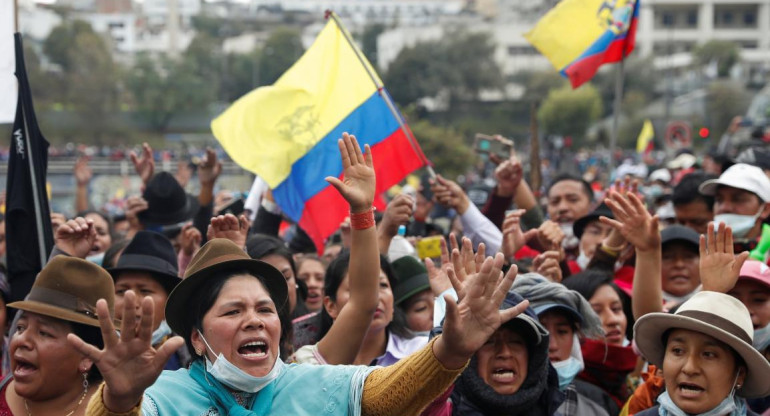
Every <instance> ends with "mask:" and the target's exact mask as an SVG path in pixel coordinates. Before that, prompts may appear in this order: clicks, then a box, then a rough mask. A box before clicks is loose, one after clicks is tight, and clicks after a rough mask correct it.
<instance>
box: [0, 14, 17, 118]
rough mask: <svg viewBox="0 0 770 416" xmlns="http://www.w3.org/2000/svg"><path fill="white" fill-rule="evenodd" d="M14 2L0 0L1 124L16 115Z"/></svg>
mask: <svg viewBox="0 0 770 416" xmlns="http://www.w3.org/2000/svg"><path fill="white" fill-rule="evenodd" d="M13 16H14V2H13V1H12V0H5V1H0V97H3V99H2V100H0V124H3V123H12V122H13V118H14V116H15V115H16V94H17V92H16V77H15V76H14V75H13V71H14V66H15V60H14V52H13V26H14V23H13V20H14V18H13Z"/></svg>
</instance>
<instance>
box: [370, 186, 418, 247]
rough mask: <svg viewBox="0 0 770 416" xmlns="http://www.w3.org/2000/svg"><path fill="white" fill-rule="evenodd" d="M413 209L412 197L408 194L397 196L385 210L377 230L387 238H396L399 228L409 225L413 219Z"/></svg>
mask: <svg viewBox="0 0 770 416" xmlns="http://www.w3.org/2000/svg"><path fill="white" fill-rule="evenodd" d="M413 207H414V200H413V199H412V197H411V196H409V195H406V194H400V195H397V196H396V197H395V198H393V200H392V201H390V203H389V204H388V207H387V208H386V209H385V213H384V214H383V215H382V221H380V225H379V227H377V230H378V231H379V232H380V233H382V234H384V235H386V236H390V237H393V236H395V235H396V234H398V227H399V226H400V225H406V224H408V223H409V220H410V219H411V218H412V213H413V212H412V211H413V210H412V209H413Z"/></svg>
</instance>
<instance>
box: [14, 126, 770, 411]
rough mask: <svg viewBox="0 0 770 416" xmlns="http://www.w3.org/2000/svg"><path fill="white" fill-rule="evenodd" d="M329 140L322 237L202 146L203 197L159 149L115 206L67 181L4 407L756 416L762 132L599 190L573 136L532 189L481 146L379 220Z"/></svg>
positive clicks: (347, 151) (762, 294)
mask: <svg viewBox="0 0 770 416" xmlns="http://www.w3.org/2000/svg"><path fill="white" fill-rule="evenodd" d="M339 145H340V146H339V147H340V155H341V158H342V161H343V168H344V178H343V180H339V179H336V178H328V179H327V180H329V181H330V182H331V184H332V185H333V186H334V187H335V188H336V189H337V191H338V192H339V193H340V194H341V195H342V196H343V197H344V199H345V200H346V201H347V202H348V204H349V205H350V217H349V218H346V219H345V221H343V222H342V223H341V224H340V227H339V230H338V231H337V232H335V233H334V234H333V235H332V236H331V237H330V238H329V239H328V240H327V241H326V243H325V247H324V248H323V251H322V252H318V250H317V248H316V246H315V245H314V243H313V242H312V241H311V239H310V238H309V237H308V236H307V235H306V234H305V233H304V232H303V230H302V229H301V228H299V227H298V226H297V225H296V224H291V222H290V221H288V220H287V219H286V218H285V217H284V216H283V215H282V212H281V209H280V207H279V206H278V205H277V204H276V203H275V201H274V200H273V198H272V195H271V192H270V190H266V189H261V188H260V187H259V186H258V184H255V187H254V188H253V189H252V191H251V192H250V194H249V195H248V197H244V196H242V190H233V189H221V188H220V187H219V186H218V182H217V179H218V178H219V176H220V174H221V171H222V167H221V162H220V160H219V158H220V156H221V155H218V154H217V152H215V151H213V150H211V149H207V150H205V151H203V150H201V153H200V157H199V158H198V159H197V160H196V163H195V164H196V168H195V177H197V181H198V182H199V186H200V191H199V194H198V195H189V194H187V193H186V192H185V190H184V187H183V185H184V184H183V183H180V178H178V177H175V175H173V174H171V173H169V172H162V171H158V170H157V169H156V166H155V162H156V160H159V154H158V152H157V151H155V152H154V151H153V149H152V148H151V147H150V146H148V145H147V144H144V145H143V146H142V147H141V148H137V149H136V151H128V153H126V154H121V155H120V158H124V157H129V158H130V160H131V161H132V162H133V165H134V168H135V174H136V175H137V176H138V177H139V178H141V180H142V182H143V191H142V194H141V195H132V196H129V197H128V198H127V199H126V201H125V205H124V206H125V213H124V214H123V215H119V216H112V215H107V214H106V213H104V212H103V211H102V210H100V207H93V206H92V205H91V203H90V199H89V192H90V186H91V184H90V179H91V177H90V175H80V178H79V180H78V181H77V191H76V206H75V211H76V212H78V214H77V215H76V216H75V217H74V218H66V217H64V216H63V215H62V214H58V213H54V214H53V215H52V218H51V221H52V225H53V230H54V236H55V249H54V252H53V253H51V258H50V259H49V263H48V264H47V265H46V266H45V267H44V268H43V270H42V271H41V273H40V274H39V275H38V277H37V278H36V280H35V282H34V285H33V286H32V290H31V291H30V293H29V294H28V296H27V297H26V298H25V300H23V301H17V302H13V303H10V304H8V305H4V306H5V307H3V308H0V312H2V313H0V324H2V328H6V329H7V331H6V332H5V334H6V335H5V342H4V347H3V367H2V370H3V375H4V376H6V377H5V379H4V381H3V384H2V387H1V388H2V390H0V415H6V414H13V415H21V414H49V413H50V414H60V413H62V412H63V413H64V414H67V415H82V414H93V415H97V414H99V415H101V414H124V413H131V414H139V413H140V412H141V414H145V415H149V414H158V415H160V414H201V415H202V414H237V415H249V414H260V415H263V414H321V413H322V412H327V413H333V414H351V415H354V414H365V415H380V414H392V415H407V414H415V415H417V414H422V415H501V414H504V415H519V414H520V415H562V416H567V415H610V416H616V415H634V414H636V415H685V414H687V415H754V414H766V415H770V363H768V359H770V268H768V265H767V264H768V258H769V257H770V256H769V255H768V251H770V179H769V178H768V174H770V150H768V149H767V148H766V147H763V146H757V147H750V148H747V149H746V150H745V151H743V152H741V153H740V154H739V155H737V156H736V157H727V156H723V155H720V154H716V153H708V154H705V155H699V154H695V153H693V152H692V151H689V150H681V151H678V152H677V153H676V154H674V155H673V156H672V157H670V158H667V159H666V160H661V161H660V163H659V164H658V165H656V166H648V165H647V164H645V163H637V162H634V161H633V160H630V159H629V160H625V161H623V162H622V163H621V164H620V166H618V167H617V169H616V170H614V171H613V173H612V175H611V180H612V181H611V182H610V184H609V185H605V184H603V183H602V178H605V177H606V176H608V175H606V174H599V173H600V172H597V171H596V170H591V168H590V167H591V166H595V165H596V164H597V163H598V162H597V160H598V159H599V158H597V157H596V156H595V155H593V154H590V153H588V152H582V153H580V154H578V155H577V156H576V159H575V160H576V161H577V162H578V164H583V165H585V166H581V167H580V172H581V173H582V174H581V175H577V174H573V173H560V172H559V171H557V170H555V169H552V170H550V171H546V172H544V173H546V174H545V175H544V177H545V181H544V183H545V186H544V187H543V188H542V189H532V187H531V186H530V184H529V183H528V181H527V180H526V179H525V174H524V167H523V166H522V162H521V160H520V159H519V157H520V156H519V157H517V156H516V155H510V157H501V156H499V155H493V156H492V157H491V158H489V159H488V161H487V163H488V164H487V165H486V168H485V169H484V168H482V169H481V170H480V171H479V172H481V173H479V172H476V173H475V174H470V175H467V176H466V177H463V178H461V179H460V180H458V181H453V180H450V179H448V178H445V177H443V176H441V175H440V174H439V175H437V176H435V177H431V176H429V175H427V174H426V175H424V176H422V177H421V178H420V179H419V180H416V181H413V182H411V184H406V185H404V186H402V187H399V188H398V189H397V190H394V191H393V192H392V194H391V195H389V201H388V204H387V207H386V208H385V209H384V210H380V211H376V210H374V209H373V203H374V200H375V195H374V189H375V186H374V183H375V181H376V178H375V177H374V169H373V167H372V160H371V153H370V151H369V149H368V147H367V148H364V149H360V148H359V146H358V143H357V141H356V140H355V138H354V137H352V136H348V135H347V134H345V135H343V138H342V139H341V140H340V142H339ZM100 151H101V152H102V153H105V150H103V149H102V150H100ZM121 151H122V150H121ZM114 154H115V151H113V150H112V149H108V151H106V153H105V155H106V156H108V157H111V155H114ZM160 160H162V157H161V158H160ZM87 163H88V162H87V160H86V159H81V160H80V161H79V162H78V163H77V165H76V166H75V168H74V169H75V175H76V177H77V176H78V172H80V173H83V172H85V171H86V170H87ZM545 166H546V167H547V166H548V164H547V163H546V165H545ZM484 172H487V173H488V174H485V173H484ZM81 179H82V180H81ZM4 227H5V224H4V223H2V222H0V230H4ZM1 235H2V238H1V239H0V253H2V255H3V256H4V255H5V254H4V253H5V245H6V244H14V242H12V241H8V242H6V241H5V234H4V231H3V232H2V234H1ZM8 281H9V279H7V278H5V279H2V280H0V294H2V299H3V301H4V303H6V302H8V301H9V299H10V286H9V284H8ZM6 307H7V308H8V309H6ZM6 310H7V311H8V313H7V314H6V313H5V311H6ZM100 328H101V329H100ZM116 328H117V329H118V330H119V331H118V332H116V331H115V329H116ZM73 334H74V335H73ZM162 370H167V371H164V372H162V373H161V371H162ZM62 409H64V411H62Z"/></svg>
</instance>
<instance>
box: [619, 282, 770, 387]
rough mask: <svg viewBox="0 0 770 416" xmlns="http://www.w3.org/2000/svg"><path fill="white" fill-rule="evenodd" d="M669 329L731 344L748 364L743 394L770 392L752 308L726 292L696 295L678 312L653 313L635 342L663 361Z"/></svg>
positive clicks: (769, 368) (640, 324)
mask: <svg viewBox="0 0 770 416" xmlns="http://www.w3.org/2000/svg"><path fill="white" fill-rule="evenodd" d="M669 329H687V330H691V331H695V332H700V333H702V334H705V335H708V336H710V337H712V338H714V339H717V340H719V341H721V342H723V343H725V344H727V345H729V346H730V348H732V349H733V350H735V352H736V353H737V354H738V355H740V356H741V358H742V359H743V361H744V362H745V363H746V380H745V381H744V383H743V386H742V387H741V388H740V389H739V390H738V394H739V395H740V396H742V397H746V398H752V397H764V396H767V395H770V376H768V375H770V363H768V361H767V359H765V357H763V356H762V354H760V353H759V352H758V351H757V350H755V349H754V347H752V345H751V343H752V341H753V338H754V327H753V325H752V323H751V316H750V315H749V311H748V309H746V306H744V305H743V303H741V302H740V301H739V300H738V299H735V298H734V297H732V296H729V295H726V294H724V293H718V292H709V291H703V292H699V293H697V294H695V295H694V296H693V297H692V298H690V299H689V300H688V301H687V302H685V303H683V304H682V306H680V307H679V309H678V310H677V311H676V313H675V314H668V313H649V314H647V315H644V316H643V317H641V318H639V320H638V321H636V325H634V341H635V342H636V345H637V347H638V348H639V351H640V352H641V353H642V355H643V356H644V357H645V358H647V360H649V361H650V362H651V363H653V364H655V365H656V366H658V367H660V366H661V365H662V364H663V356H664V355H665V350H666V346H665V345H663V334H664V333H665V332H666V331H668V330H669Z"/></svg>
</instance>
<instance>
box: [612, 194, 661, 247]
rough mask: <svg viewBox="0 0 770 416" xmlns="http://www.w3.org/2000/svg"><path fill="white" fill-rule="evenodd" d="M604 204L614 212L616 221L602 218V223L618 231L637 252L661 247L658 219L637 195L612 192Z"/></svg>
mask: <svg viewBox="0 0 770 416" xmlns="http://www.w3.org/2000/svg"><path fill="white" fill-rule="evenodd" d="M604 202H605V203H606V204H607V206H608V207H609V208H610V210H612V214H613V215H614V216H615V219H614V220H613V219H609V218H607V217H601V221H602V222H603V223H605V224H609V225H611V226H612V227H613V228H615V229H616V230H618V232H620V234H621V235H623V238H625V239H626V241H628V242H629V243H631V244H633V246H634V247H635V248H636V249H637V250H639V251H649V250H654V249H656V248H657V247H658V246H660V243H661V240H660V228H659V223H658V217H657V216H652V215H650V213H649V212H648V211H647V208H645V207H644V204H643V203H642V201H641V200H639V198H637V197H636V195H634V194H633V193H630V192H629V193H626V194H625V195H623V194H621V193H619V192H615V191H610V195H609V197H608V198H607V199H605V200H604Z"/></svg>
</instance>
